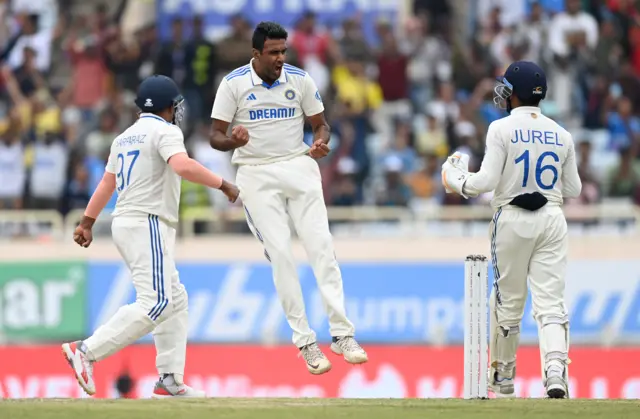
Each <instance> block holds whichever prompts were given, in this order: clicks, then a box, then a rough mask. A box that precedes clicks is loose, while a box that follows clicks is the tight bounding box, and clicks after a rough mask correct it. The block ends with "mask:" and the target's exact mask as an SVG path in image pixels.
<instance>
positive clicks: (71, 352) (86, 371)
mask: <svg viewBox="0 0 640 419" xmlns="http://www.w3.org/2000/svg"><path fill="white" fill-rule="evenodd" d="M82 346H83V343H82V342H81V341H77V342H71V343H63V344H62V354H63V355H64V357H65V359H66V360H67V363H69V366H70V367H71V369H72V370H73V373H74V375H75V377H76V380H78V384H80V387H82V389H83V390H84V391H85V393H87V394H88V395H89V396H93V395H94V394H95V393H96V384H95V382H94V381H93V362H92V361H90V360H89V358H88V357H87V355H86V353H85V352H84V350H83V349H82Z"/></svg>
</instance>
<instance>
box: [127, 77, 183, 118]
mask: <svg viewBox="0 0 640 419" xmlns="http://www.w3.org/2000/svg"><path fill="white" fill-rule="evenodd" d="M183 100H184V98H183V97H182V95H181V94H180V89H179V88H178V85H177V84H176V82H175V81H173V79H172V78H171V77H167V76H161V75H157V74H156V75H153V76H149V77H147V78H146V79H144V80H143V81H142V83H140V86H139V87H138V94H137V96H136V100H135V103H136V105H137V106H138V108H140V110H142V112H160V111H163V110H165V109H167V108H169V107H171V106H174V107H175V106H177V105H178V104H179V103H181V102H182V101H183Z"/></svg>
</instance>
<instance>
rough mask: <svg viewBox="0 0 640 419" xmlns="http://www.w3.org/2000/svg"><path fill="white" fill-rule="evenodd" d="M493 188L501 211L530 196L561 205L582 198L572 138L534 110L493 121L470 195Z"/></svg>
mask: <svg viewBox="0 0 640 419" xmlns="http://www.w3.org/2000/svg"><path fill="white" fill-rule="evenodd" d="M492 190H493V191H494V195H493V199H492V201H491V205H492V206H493V207H495V208H498V207H501V206H504V205H507V204H509V203H510V202H511V201H512V200H513V199H514V198H515V197H516V196H518V195H522V194H524V193H532V192H540V193H541V194H542V195H544V196H545V197H546V198H547V199H548V200H549V203H553V204H558V205H561V204H562V202H563V197H565V198H575V197H577V196H579V195H580V191H581V190H582V183H581V181H580V177H579V176H578V166H577V164H576V157H575V147H574V143H573V138H572V137H571V134H569V132H567V131H566V130H565V129H564V128H562V127H561V126H560V125H558V124H557V123H556V122H555V121H553V120H551V119H550V118H547V117H546V116H544V115H542V114H541V113H540V108H537V107H533V106H521V107H518V108H516V109H514V110H512V111H511V114H510V115H509V116H507V117H505V118H502V119H499V120H497V121H494V122H493V123H491V125H489V130H488V132H487V148H486V152H485V156H484V159H483V160H482V166H481V168H480V171H479V172H478V173H475V174H473V175H472V176H471V177H469V178H468V179H467V181H466V182H465V184H464V192H465V193H466V194H468V195H470V196H477V195H479V194H481V193H485V192H489V191H492Z"/></svg>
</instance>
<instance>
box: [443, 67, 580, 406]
mask: <svg viewBox="0 0 640 419" xmlns="http://www.w3.org/2000/svg"><path fill="white" fill-rule="evenodd" d="M495 92H496V97H495V99H494V101H495V102H496V104H500V105H502V104H506V109H507V111H508V112H509V114H510V115H509V116H507V117H506V118H503V119H500V120H498V121H495V122H493V123H492V124H491V125H490V126H489V130H488V132H487V142H486V144H487V147H486V152H485V156H484V160H483V161H482V166H481V168H480V171H479V172H478V173H469V172H467V171H466V168H465V167H464V164H461V162H462V161H463V160H465V159H466V158H467V156H464V155H461V154H459V155H455V154H454V156H453V157H450V158H449V159H447V161H446V162H445V163H444V165H443V166H442V175H443V176H442V179H443V183H444V185H445V188H447V189H448V190H449V191H453V192H456V193H458V194H460V195H462V196H463V197H465V198H468V197H475V196H478V195H479V194H482V193H485V192H489V191H495V192H494V197H493V200H492V206H493V207H494V208H495V209H496V212H495V215H494V217H493V221H492V222H491V227H490V233H491V260H492V263H493V273H494V286H493V292H492V294H491V300H490V311H491V326H490V331H491V337H490V339H491V340H490V361H491V366H490V371H489V374H490V376H489V379H490V387H491V390H492V391H493V392H494V393H495V394H496V396H498V397H512V396H514V386H513V382H514V378H515V371H516V351H517V348H518V343H519V339H520V323H521V320H522V315H523V312H524V306H525V301H526V298H527V282H528V284H529V287H530V288H531V296H532V299H533V311H534V317H535V320H536V322H537V324H538V335H539V341H540V356H541V363H542V379H543V381H544V385H545V387H546V392H547V395H548V396H549V397H550V398H565V397H567V398H568V397H569V391H568V385H567V383H568V364H569V358H568V352H569V315H568V313H567V309H566V307H565V304H564V287H565V271H566V264H567V251H568V239H567V222H566V220H565V217H564V214H563V212H562V208H561V205H562V203H563V197H565V198H575V197H577V196H579V195H580V191H581V189H582V184H581V182H580V178H579V176H578V168H577V165H576V158H575V148H574V143H573V139H572V137H571V134H569V133H568V132H567V131H565V130H564V129H563V128H561V127H560V126H559V125H558V124H557V123H555V122H554V121H552V120H551V119H549V118H547V117H546V116H544V115H542V113H541V112H540V108H539V107H538V105H539V103H540V101H541V100H542V99H544V97H545V95H546V93H547V80H546V77H545V74H544V71H543V70H542V69H541V68H540V67H538V66H537V65H536V64H534V63H531V62H525V61H519V62H515V63H513V64H511V65H510V66H509V68H508V69H507V71H506V73H505V74H504V76H503V77H501V78H500V83H499V85H498V86H497V87H496V89H495ZM527 280H528V281H527Z"/></svg>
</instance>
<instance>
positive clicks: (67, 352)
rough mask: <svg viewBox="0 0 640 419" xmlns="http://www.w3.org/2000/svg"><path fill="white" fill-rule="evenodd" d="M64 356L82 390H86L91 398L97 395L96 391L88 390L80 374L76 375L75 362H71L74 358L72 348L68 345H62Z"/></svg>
mask: <svg viewBox="0 0 640 419" xmlns="http://www.w3.org/2000/svg"><path fill="white" fill-rule="evenodd" d="M62 356H64V359H65V360H66V361H67V364H69V367H71V371H73V376H74V377H75V378H76V381H77V382H78V385H79V386H80V388H82V390H84V392H85V393H87V394H88V395H89V396H93V395H94V394H96V392H95V391H93V392H92V391H90V390H88V389H87V388H86V387H85V385H84V383H83V382H82V380H81V379H80V377H78V374H77V373H76V369H75V368H74V367H73V361H72V360H71V358H73V353H72V352H71V348H70V347H69V344H68V343H63V344H62Z"/></svg>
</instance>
